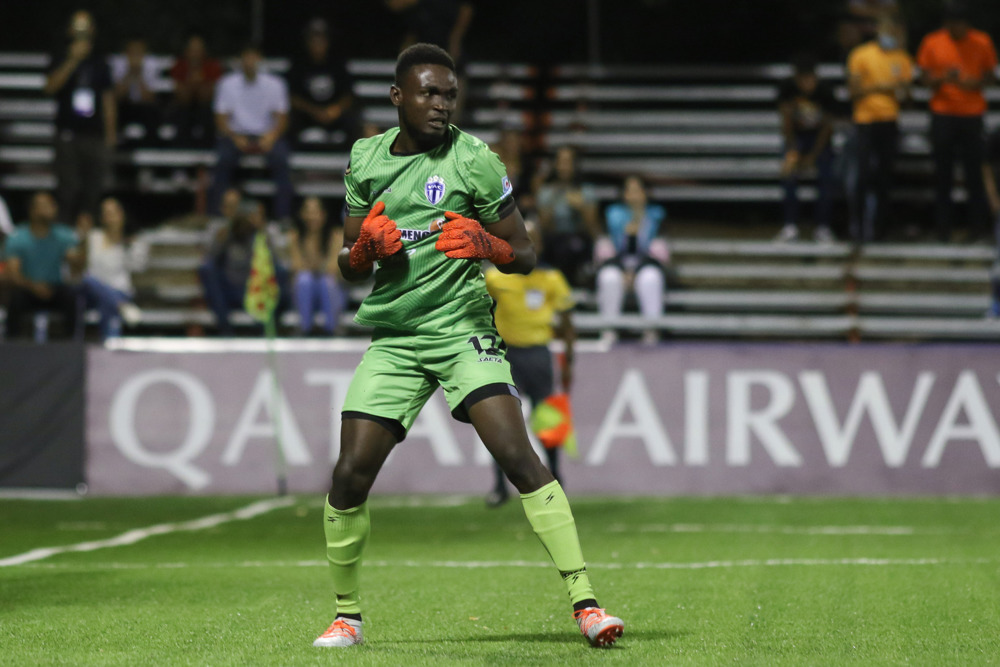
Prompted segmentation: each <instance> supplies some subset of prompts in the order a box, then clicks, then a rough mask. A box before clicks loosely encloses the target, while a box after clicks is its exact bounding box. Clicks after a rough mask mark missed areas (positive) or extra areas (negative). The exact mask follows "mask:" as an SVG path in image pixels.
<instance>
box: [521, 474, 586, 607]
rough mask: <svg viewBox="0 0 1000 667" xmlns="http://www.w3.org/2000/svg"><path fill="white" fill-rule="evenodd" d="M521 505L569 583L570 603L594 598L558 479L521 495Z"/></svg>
mask: <svg viewBox="0 0 1000 667" xmlns="http://www.w3.org/2000/svg"><path fill="white" fill-rule="evenodd" d="M521 504H522V505H524V513H525V515H526V516H527V517H528V523H530V524H531V527H532V528H533V529H534V530H535V534H536V535H538V539H540V540H541V541H542V546H544V547H545V550H546V551H548V552H549V557H550V558H551V559H552V562H553V563H555V565H556V567H557V568H559V574H560V575H561V576H562V578H563V581H564V582H565V583H566V589H567V590H568V591H569V599H570V602H573V603H576V602H579V601H580V600H586V599H589V598H593V597H594V589H593V588H591V586H590V578H589V577H587V565H586V563H584V562H583V551H581V550H580V538H579V537H577V534H576V522H575V521H574V520H573V512H572V511H571V510H570V508H569V501H568V500H567V499H566V494H565V493H564V492H563V490H562V487H561V486H560V485H559V482H551V483H549V484H546V485H545V486H543V487H542V488H540V489H538V490H537V491H533V492H531V493H523V494H521Z"/></svg>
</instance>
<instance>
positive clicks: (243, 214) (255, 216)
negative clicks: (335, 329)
mask: <svg viewBox="0 0 1000 667" xmlns="http://www.w3.org/2000/svg"><path fill="white" fill-rule="evenodd" d="M259 231H263V232H265V233H266V234H267V241H268V245H269V246H270V247H271V254H272V256H273V257H274V274H275V278H276V279H277V281H278V287H279V289H280V290H281V297H282V298H281V299H280V302H279V305H278V309H277V310H276V311H275V317H277V316H278V315H279V314H280V313H281V311H282V309H283V304H284V302H285V296H286V293H287V292H286V282H287V281H286V279H287V277H288V272H287V271H286V270H285V268H284V267H283V266H282V265H281V262H279V261H278V258H277V256H276V254H275V248H276V247H277V243H275V242H274V235H273V234H272V233H271V231H270V230H269V229H268V228H267V220H266V217H265V215H264V205H263V204H261V203H260V202H255V201H248V202H245V203H244V204H243V205H242V206H241V207H240V212H239V214H237V216H236V218H235V219H234V220H233V223H232V225H231V226H229V227H226V228H223V229H220V230H219V232H218V234H217V235H216V238H215V240H214V242H213V243H212V246H211V247H210V248H209V249H208V254H207V256H206V257H205V261H204V262H203V263H202V265H201V266H200V267H199V268H198V278H199V279H200V280H201V285H202V289H203V290H204V293H205V301H207V302H208V307H209V309H210V310H211V311H212V313H213V314H214V315H215V321H216V326H217V327H218V329H219V333H220V334H221V335H223V336H231V335H232V333H233V326H232V323H231V322H230V321H229V313H230V312H232V310H233V309H234V308H237V309H241V310H242V309H243V302H244V297H245V296H246V288H247V280H248V279H249V278H250V268H251V265H252V261H253V246H254V238H255V236H256V234H257V232H259Z"/></svg>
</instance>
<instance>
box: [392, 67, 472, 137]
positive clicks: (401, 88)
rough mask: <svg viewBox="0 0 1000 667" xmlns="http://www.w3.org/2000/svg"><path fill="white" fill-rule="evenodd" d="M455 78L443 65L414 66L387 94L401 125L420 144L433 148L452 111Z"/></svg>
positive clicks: (443, 134)
mask: <svg viewBox="0 0 1000 667" xmlns="http://www.w3.org/2000/svg"><path fill="white" fill-rule="evenodd" d="M457 98H458V78H457V77H456V76H455V73H454V72H452V71H451V70H450V69H448V68H447V67H445V66H443V65H415V66H413V67H411V68H410V71H409V72H407V73H406V75H405V76H404V78H403V80H402V81H401V82H400V83H399V85H398V86H393V87H392V90H391V91H390V99H391V100H392V103H393V104H394V105H396V107H398V108H399V112H400V113H399V119H400V123H401V124H402V125H404V126H405V127H406V130H407V131H408V132H409V133H410V135H411V136H413V137H414V138H415V139H416V140H417V141H418V142H419V143H421V144H426V145H436V144H438V143H440V142H441V141H442V140H443V139H444V137H445V134H446V133H447V132H448V123H449V121H450V120H451V115H452V114H453V113H454V112H455V101H456V99H457Z"/></svg>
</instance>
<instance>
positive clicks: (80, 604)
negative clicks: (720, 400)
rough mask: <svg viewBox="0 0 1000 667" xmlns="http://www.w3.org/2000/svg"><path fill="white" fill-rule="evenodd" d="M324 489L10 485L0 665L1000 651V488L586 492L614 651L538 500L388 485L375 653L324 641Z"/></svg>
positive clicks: (4, 523)
mask: <svg viewBox="0 0 1000 667" xmlns="http://www.w3.org/2000/svg"><path fill="white" fill-rule="evenodd" d="M320 503H321V499H320V498H319V497H295V498H286V499H277V500H276V499H259V498H153V499H86V500H82V501H68V502H56V501H26V500H0V563H2V564H3V566H2V567H0V664H4V665H8V664H10V665H42V664H45V665H48V664H70V665H87V664H100V665H173V664H179V665H188V664H191V665H230V664H232V665H305V664H332V663H336V664H345V665H425V664H426V665H435V666H440V665H468V664H487V665H494V664H512V665H554V664H561V663H567V664H569V663H576V664H581V663H583V661H587V662H588V663H596V662H597V661H600V662H606V663H615V664H623V665H664V664H704V665H718V664H722V663H736V664H743V665H746V664H751V665H782V664H787V665H845V664H855V665H870V664H914V665H991V664H992V665H995V664H1000V632H998V630H997V629H998V627H1000V523H998V521H997V517H998V516H1000V501H997V500H974V499H969V500H941V499H914V500H882V499H878V500H827V499H787V498H737V499H663V500H660V499H657V500H653V499H635V500H619V499H616V500H599V499H592V498H580V499H576V500H575V502H574V511H575V514H576V517H577V522H578V525H579V529H580V534H581V539H582V541H583V546H584V552H585V555H586V556H587V560H588V563H589V569H590V572H591V577H592V579H593V581H594V584H595V588H596V589H597V593H598V596H599V600H600V601H601V604H602V605H604V606H606V607H607V608H608V609H609V611H611V612H613V613H615V614H617V615H619V616H621V617H623V618H624V619H625V622H626V628H625V636H624V637H623V638H622V639H621V640H620V641H619V642H618V644H617V645H616V646H615V647H614V648H613V649H610V650H603V651H602V650H598V649H592V648H590V647H589V646H588V645H587V644H586V642H585V640H584V639H583V638H582V637H581V636H580V635H579V632H578V630H577V629H576V626H575V623H574V622H573V620H572V619H571V617H570V611H569V610H570V607H569V604H568V601H567V599H566V594H565V592H564V589H563V586H562V582H561V581H560V579H559V577H558V575H557V574H556V573H555V572H554V570H553V568H552V567H551V566H550V565H549V564H548V562H547V557H546V555H545V553H544V550H543V549H542V547H541V545H540V544H539V543H538V541H537V540H536V539H535V537H534V535H533V534H532V533H531V530H530V528H529V526H528V524H527V521H526V520H525V518H524V516H523V513H522V511H521V508H520V506H519V503H516V502H513V503H509V504H508V505H507V506H505V507H503V508H501V509H499V510H486V509H485V508H484V507H483V505H482V502H481V500H480V499H478V498H476V499H473V498H442V497H427V498H395V497H387V498H376V499H373V501H372V538H371V541H370V543H369V548H368V552H367V556H366V561H365V569H364V570H363V575H362V596H363V604H364V606H365V639H366V644H365V645H364V646H360V647H355V648H351V649H315V648H313V647H312V646H311V642H312V640H313V639H314V638H315V637H316V636H317V635H318V634H320V633H321V632H322V631H323V630H324V629H326V626H327V625H328V624H329V623H330V622H331V621H332V619H333V610H334V606H333V599H332V594H331V587H330V583H329V580H328V574H327V571H326V565H325V561H324V549H323V537H322V524H321V507H320ZM241 508H242V509H243V511H237V512H234V510H241ZM49 547H60V548H56V549H52V550H47V551H39V550H40V549H46V548H49Z"/></svg>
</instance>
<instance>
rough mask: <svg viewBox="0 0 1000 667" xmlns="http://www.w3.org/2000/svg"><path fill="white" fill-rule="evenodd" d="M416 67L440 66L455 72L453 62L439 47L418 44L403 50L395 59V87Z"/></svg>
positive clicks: (422, 43) (423, 43)
mask: <svg viewBox="0 0 1000 667" xmlns="http://www.w3.org/2000/svg"><path fill="white" fill-rule="evenodd" d="M417 65H441V66H442V67H447V68H448V69H450V70H451V71H452V72H455V61H454V60H452V59H451V56H449V55H448V52H447V51H445V50H444V49H442V48H441V47H440V46H436V45H434V44H427V43H425V42H420V43H418V44H414V45H413V46H410V47H408V48H406V49H404V50H403V52H402V53H400V54H399V58H397V59H396V85H397V86H398V85H399V83H400V82H401V81H402V80H403V78H404V77H406V75H407V74H408V73H409V71H410V70H411V69H412V68H413V67H415V66H417Z"/></svg>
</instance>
